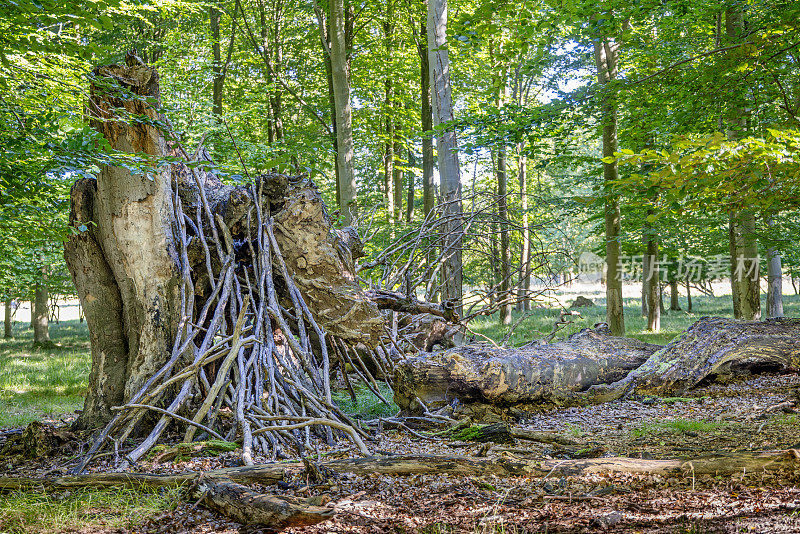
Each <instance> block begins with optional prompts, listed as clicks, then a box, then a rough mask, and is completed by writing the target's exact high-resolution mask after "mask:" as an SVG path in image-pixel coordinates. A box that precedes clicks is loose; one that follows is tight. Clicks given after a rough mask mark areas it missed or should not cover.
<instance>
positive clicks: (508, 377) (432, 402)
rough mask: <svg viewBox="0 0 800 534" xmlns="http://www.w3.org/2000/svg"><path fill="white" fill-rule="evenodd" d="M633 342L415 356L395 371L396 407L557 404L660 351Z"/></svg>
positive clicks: (600, 336) (587, 334)
mask: <svg viewBox="0 0 800 534" xmlns="http://www.w3.org/2000/svg"><path fill="white" fill-rule="evenodd" d="M660 348H661V346H660V345H653V344H649V343H645V342H643V341H639V340H636V339H628V338H620V337H613V336H610V335H608V333H607V329H605V328H603V327H601V328H597V329H586V330H583V331H581V332H579V333H577V334H574V335H573V336H571V337H569V338H568V339H567V340H565V341H561V342H558V343H552V344H531V345H527V346H524V347H520V348H518V349H498V348H495V347H491V346H489V345H464V346H461V347H456V348H454V349H451V350H448V351H446V352H441V353H422V354H420V355H419V356H416V357H413V358H409V359H408V360H406V361H405V362H402V363H400V364H399V365H398V368H397V372H396V377H395V384H396V387H395V402H397V404H398V405H399V406H400V407H401V408H402V409H404V410H406V411H408V412H416V411H419V409H420V405H419V402H418V401H417V399H419V400H421V401H422V402H423V403H424V404H425V405H426V406H427V407H428V408H429V409H434V408H438V407H441V406H444V405H446V404H450V403H453V402H455V401H458V405H459V406H457V407H456V413H459V414H461V413H463V415H470V414H471V413H472V408H475V407H476V406H480V405H483V406H485V405H493V406H498V407H500V408H502V407H507V406H511V405H517V406H519V405H521V404H529V403H541V402H547V401H555V402H559V401H563V400H565V399H571V398H572V396H573V395H574V393H575V392H579V391H583V390H586V389H588V388H589V387H590V386H592V385H594V384H603V383H606V384H610V383H613V382H615V381H617V380H619V379H621V378H623V377H625V376H626V375H627V374H628V372H629V371H631V370H632V369H635V368H637V367H638V366H639V365H641V364H642V363H644V362H645V361H646V360H647V359H648V358H649V357H650V356H651V355H652V354H653V353H655V352H656V351H657V350H658V349H660Z"/></svg>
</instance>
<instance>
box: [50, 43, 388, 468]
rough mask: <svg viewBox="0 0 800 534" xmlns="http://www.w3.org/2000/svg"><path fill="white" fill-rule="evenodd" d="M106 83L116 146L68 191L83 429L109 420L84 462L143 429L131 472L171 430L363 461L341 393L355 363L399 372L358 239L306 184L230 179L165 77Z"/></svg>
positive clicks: (97, 85) (96, 97) (103, 128)
mask: <svg viewBox="0 0 800 534" xmlns="http://www.w3.org/2000/svg"><path fill="white" fill-rule="evenodd" d="M94 74H95V76H94V81H93V84H92V88H91V94H90V101H89V103H88V106H87V109H88V111H89V114H90V116H91V123H92V126H93V127H94V128H95V129H96V130H97V131H99V132H100V133H101V134H102V136H103V137H104V138H105V140H106V141H107V142H108V144H109V145H110V147H111V149H112V150H111V152H110V154H109V164H108V165H105V166H103V167H102V168H101V171H100V173H99V175H98V176H97V179H96V180H95V179H88V178H84V179H80V180H78V181H77V182H76V183H75V185H74V186H73V188H72V193H71V201H72V207H71V213H70V225H71V226H72V228H73V229H74V232H73V235H72V236H71V237H70V239H69V240H68V242H67V243H66V245H65V258H66V261H67V265H68V266H69V269H70V272H71V273H72V277H73V281H74V282H75V286H76V288H77V290H78V295H79V298H80V300H81V304H82V306H83V309H84V310H85V313H86V319H87V323H88V326H89V332H90V337H91V346H92V371H91V376H90V385H89V389H88V392H87V397H86V402H85V406H84V409H83V412H82V413H81V415H80V417H79V419H78V421H77V423H76V427H78V428H96V427H100V426H103V425H105V427H104V429H103V431H102V432H101V433H100V434H99V436H98V437H97V439H96V440H95V441H94V443H93V445H92V447H91V449H90V450H89V452H88V454H87V455H86V456H85V458H84V460H83V461H82V462H81V463H80V465H79V466H78V467H77V470H78V471H80V470H83V469H84V468H85V467H86V465H87V464H88V462H89V461H90V460H91V458H92V457H93V456H94V455H95V454H96V453H97V452H98V451H99V450H100V448H102V447H103V446H106V445H107V444H109V443H111V442H116V443H122V442H125V441H126V439H127V438H128V437H137V436H138V437H144V441H142V442H141V444H140V445H138V446H137V447H136V448H135V449H134V450H133V451H129V452H127V453H126V454H125V455H124V459H125V461H127V462H128V463H131V464H132V463H134V462H136V461H137V460H138V459H139V458H141V457H142V456H143V455H144V454H145V453H146V452H147V451H148V450H149V449H150V448H151V447H152V446H153V445H154V444H155V443H157V442H158V441H159V439H160V438H161V436H162V435H163V433H164V431H165V429H166V428H167V426H168V425H170V424H171V423H177V424H179V425H181V427H182V428H183V429H184V430H185V434H184V441H187V442H188V441H192V440H193V439H195V438H196V437H205V438H206V439H211V438H213V439H216V440H227V441H230V440H232V439H234V437H238V438H240V439H242V440H243V448H242V456H243V459H244V461H245V463H247V464H250V463H252V462H253V455H254V454H256V453H261V454H265V455H268V456H272V457H274V456H275V455H276V454H277V453H278V452H280V451H281V450H282V449H287V448H288V449H294V450H296V451H297V452H302V451H303V450H304V449H305V448H307V447H309V446H310V441H309V439H310V438H318V439H323V440H326V441H328V442H330V441H331V440H332V439H334V438H336V437H337V436H342V437H345V438H347V439H349V440H351V441H352V442H353V443H354V444H355V446H356V447H357V448H358V449H359V451H361V453H362V454H367V453H368V450H367V448H366V446H365V445H364V443H363V439H364V438H366V437H367V435H366V433H365V432H364V431H363V430H361V429H360V428H359V427H357V426H356V425H354V424H353V422H352V421H351V420H350V419H349V418H348V417H347V415H345V414H344V413H343V412H341V410H339V408H338V407H337V406H336V405H335V404H334V403H333V402H332V400H331V388H330V376H331V374H332V372H334V371H335V370H336V369H337V368H340V369H344V367H345V366H346V365H347V366H350V367H352V368H355V369H356V370H357V371H359V372H360V373H361V375H362V377H363V378H364V380H365V381H366V382H367V383H368V385H370V387H372V388H375V389H377V387H376V386H375V379H374V376H372V375H373V373H371V372H370V370H369V368H367V366H365V365H364V362H363V361H362V358H363V357H364V356H366V357H368V358H369V360H370V362H371V364H372V365H373V366H374V367H373V369H375V368H377V370H378V371H379V372H380V373H381V374H382V375H383V376H385V377H391V375H392V365H393V362H392V360H391V358H390V354H391V351H392V349H391V348H390V343H391V342H392V341H393V340H391V339H389V338H388V336H387V334H386V332H387V330H386V324H385V323H386V321H385V318H384V315H383V314H382V313H381V311H380V309H379V306H378V305H377V304H376V303H375V302H373V300H371V299H370V298H368V297H367V295H365V293H364V292H363V291H362V290H361V288H360V287H359V284H358V282H357V279H356V276H355V275H354V274H353V273H354V272H355V269H354V267H353V256H354V254H355V255H358V254H359V253H360V247H361V246H362V245H361V243H360V242H359V240H358V234H357V233H356V232H355V230H353V229H352V228H346V229H344V230H337V229H335V228H333V227H332V223H331V220H330V218H329V216H328V214H327V212H326V209H325V205H324V203H323V201H322V199H321V197H320V195H319V192H318V191H317V189H316V186H315V185H314V183H313V182H312V181H311V180H310V179H308V178H305V177H302V176H299V177H290V176H284V175H280V174H268V175H261V176H257V177H254V178H253V181H252V182H251V183H248V184H242V185H226V184H223V183H222V182H221V181H220V180H219V179H218V178H217V176H216V175H215V174H214V173H212V172H210V171H209V170H208V167H209V165H210V158H208V157H207V153H206V152H205V150H203V149H202V147H198V148H197V149H196V150H194V151H193V155H191V156H190V155H189V154H188V153H187V152H186V150H185V149H184V147H183V146H182V145H181V143H180V141H179V139H177V138H176V136H175V135H174V134H173V133H172V132H171V131H170V129H169V126H168V124H167V123H166V120H165V119H164V117H163V116H162V115H161V114H160V113H159V111H158V106H159V85H158V74H157V72H156V71H155V69H153V68H152V67H149V66H147V65H145V64H143V63H142V62H141V60H139V59H138V58H136V57H135V56H134V55H129V56H128V57H127V59H126V64H125V65H110V66H105V67H99V68H97V69H96V70H95V73H94ZM356 346H358V347H359V351H357V350H355V347H356ZM309 427H310V432H311V433H310V434H309V433H308V432H309Z"/></svg>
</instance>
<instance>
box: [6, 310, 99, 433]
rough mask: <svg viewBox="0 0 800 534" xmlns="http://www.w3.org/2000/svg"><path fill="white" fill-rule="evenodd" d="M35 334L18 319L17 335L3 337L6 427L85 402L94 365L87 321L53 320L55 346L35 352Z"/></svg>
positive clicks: (50, 416) (67, 410)
mask: <svg viewBox="0 0 800 534" xmlns="http://www.w3.org/2000/svg"><path fill="white" fill-rule="evenodd" d="M32 335H33V334H32V332H31V330H30V329H28V328H27V325H26V324H19V323H17V324H16V325H15V328H14V336H15V337H14V338H13V339H4V340H0V428H7V427H18V426H24V425H27V424H28V423H30V422H32V421H38V420H41V419H43V418H45V419H53V418H56V417H58V416H59V415H61V414H69V413H71V412H74V411H75V410H76V409H79V408H81V406H82V405H83V395H84V393H85V391H86V385H87V383H88V379H89V371H90V367H91V355H90V347H89V333H88V330H87V328H86V323H79V322H78V321H62V322H61V323H59V324H51V325H50V336H51V338H52V339H53V341H54V342H55V343H56V346H55V347H53V348H51V349H43V350H33V349H32V348H31V346H32V344H33V339H32Z"/></svg>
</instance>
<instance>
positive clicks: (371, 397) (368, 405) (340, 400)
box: [333, 382, 400, 419]
mask: <svg viewBox="0 0 800 534" xmlns="http://www.w3.org/2000/svg"><path fill="white" fill-rule="evenodd" d="M353 390H354V392H355V394H356V402H353V399H352V398H351V397H350V393H349V392H348V391H347V389H342V390H338V391H334V392H333V402H335V403H336V405H337V406H339V408H341V409H342V411H344V413H346V414H348V415H352V416H354V417H356V418H357V419H377V418H378V417H392V416H394V415H396V414H397V412H398V411H400V408H399V407H398V406H397V405H396V404H395V403H394V400H393V397H394V393H393V392H392V388H390V387H389V386H388V384H386V383H385V382H378V391H380V393H381V395H382V396H383V398H384V399H386V400H387V401H389V404H386V403H384V402H383V401H382V400H381V399H380V398H378V396H377V395H375V394H374V393H373V392H372V391H370V390H369V388H368V387H367V386H365V385H364V384H363V383H358V384H357V385H354V386H353Z"/></svg>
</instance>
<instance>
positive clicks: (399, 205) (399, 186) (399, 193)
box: [392, 125, 403, 221]
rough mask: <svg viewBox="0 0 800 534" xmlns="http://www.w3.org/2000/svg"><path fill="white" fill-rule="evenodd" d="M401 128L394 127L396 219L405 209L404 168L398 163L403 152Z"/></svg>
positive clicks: (393, 175)
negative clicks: (400, 136)
mask: <svg viewBox="0 0 800 534" xmlns="http://www.w3.org/2000/svg"><path fill="white" fill-rule="evenodd" d="M399 135H400V129H399V128H398V127H397V125H395V127H394V151H393V152H394V158H395V162H394V166H393V167H394V168H393V169H392V182H393V183H394V185H393V186H392V192H393V193H394V220H395V221H399V220H400V216H401V215H400V214H401V213H402V211H403V170H402V169H401V168H400V166H399V165H398V163H399V161H398V160H399V159H400V158H399V156H400V152H401V145H400V141H399V139H400V138H399Z"/></svg>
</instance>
